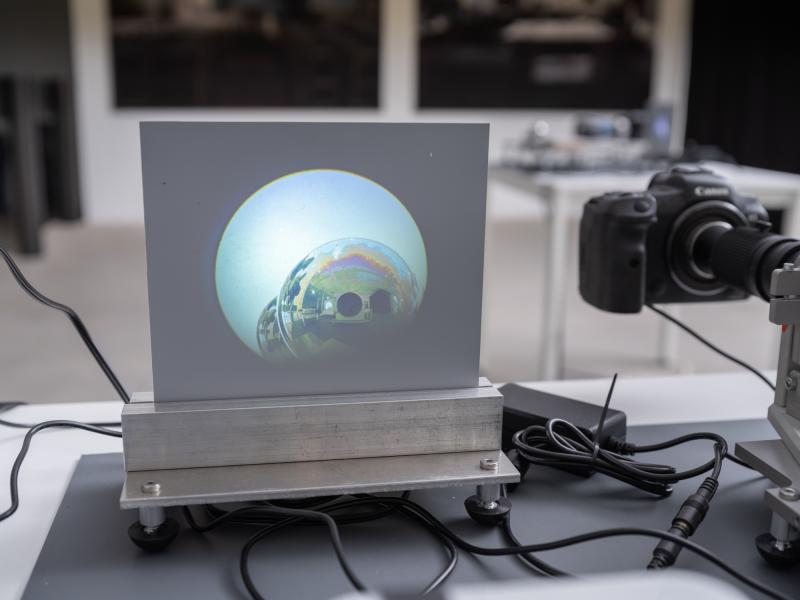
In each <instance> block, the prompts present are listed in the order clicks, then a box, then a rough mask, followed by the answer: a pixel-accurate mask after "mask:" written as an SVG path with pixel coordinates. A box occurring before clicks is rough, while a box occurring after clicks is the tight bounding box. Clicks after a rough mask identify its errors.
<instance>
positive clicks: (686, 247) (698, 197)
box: [579, 166, 769, 313]
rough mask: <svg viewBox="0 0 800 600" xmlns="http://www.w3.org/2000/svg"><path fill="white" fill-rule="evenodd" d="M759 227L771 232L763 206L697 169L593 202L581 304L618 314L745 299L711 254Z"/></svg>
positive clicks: (584, 228)
mask: <svg viewBox="0 0 800 600" xmlns="http://www.w3.org/2000/svg"><path fill="white" fill-rule="evenodd" d="M755 227H761V228H763V227H767V228H768V227H769V223H768V215H767V212H766V210H765V209H764V207H763V206H761V204H760V203H759V202H758V200H756V199H755V198H752V197H749V196H744V195H741V194H738V193H736V192H735V191H734V190H733V189H732V188H731V187H730V186H729V185H728V184H727V183H726V182H725V180H724V179H722V178H721V177H719V176H717V175H715V174H714V173H712V172H711V171H708V170H706V169H703V168H699V167H687V166H677V167H673V168H672V169H670V170H669V171H665V172H663V173H658V174H657V175H655V176H654V177H653V179H652V180H651V181H650V185H649V186H648V189H647V191H645V192H634V193H621V192H612V193H608V194H604V195H602V196H598V197H595V198H592V199H591V200H589V202H587V203H586V205H585V206H584V210H583V218H582V220H581V227H580V255H579V262H580V292H581V296H583V298H584V300H586V301H587V302H588V303H589V304H592V305H593V306H596V307H597V308H600V309H602V310H605V311H609V312H617V313H636V312H639V311H640V310H641V309H642V306H643V305H644V304H645V303H651V302H652V303H671V302H698V301H721V300H739V299H743V298H746V297H747V296H748V295H749V294H748V292H747V291H746V290H744V289H742V288H741V287H738V286H734V285H730V284H729V283H726V282H725V281H723V280H722V279H720V278H719V277H717V276H716V275H715V272H714V270H713V269H712V268H711V262H712V253H713V252H714V247H715V245H717V246H718V244H716V242H717V241H718V240H719V239H720V237H721V236H722V235H724V233H725V232H728V231H731V230H735V229H739V228H748V229H751V230H752V229H753V228H755Z"/></svg>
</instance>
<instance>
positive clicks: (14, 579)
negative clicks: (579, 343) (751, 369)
mask: <svg viewBox="0 0 800 600" xmlns="http://www.w3.org/2000/svg"><path fill="white" fill-rule="evenodd" d="M768 376H774V373H770V374H768ZM529 385H531V386H534V387H536V388H538V389H541V390H543V391H547V392H551V393H554V394H560V395H564V396H570V397H573V398H577V399H579V400H585V401H587V402H592V403H595V404H602V403H603V402H604V400H605V396H606V392H607V389H608V385H609V380H607V379H591V380H575V381H555V382H540V383H530V384H529ZM771 401H772V394H771V393H770V391H769V390H768V389H767V387H766V386H765V385H764V384H763V382H761V381H759V380H758V379H756V378H755V377H753V376H752V375H750V374H747V373H741V374H740V373H734V374H724V375H687V376H671V377H657V378H630V379H626V378H624V377H622V378H620V379H619V380H618V382H617V387H616V391H615V394H614V398H613V403H612V404H613V406H614V407H615V408H618V409H620V410H624V411H625V412H626V413H627V415H628V423H629V424H630V425H648V424H659V423H678V422H700V421H716V420H739V419H758V418H764V417H765V416H766V410H767V407H768V406H769V404H770V403H771ZM120 411H121V404H120V403H119V402H84V403H74V404H38V405H30V406H23V407H19V408H15V409H13V410H11V411H9V412H8V413H4V414H3V418H5V419H7V420H9V421H19V422H23V421H24V422H38V421H45V420H48V419H56V418H59V419H73V420H78V421H113V420H118V419H119V416H120ZM24 433H25V431H24V430H21V429H9V428H5V427H0V474H1V476H0V506H2V507H3V509H5V508H6V507H7V506H8V502H9V495H8V485H7V481H8V473H9V470H10V469H11V465H12V463H13V461H14V458H15V457H16V454H17V452H18V450H19V446H20V443H21V442H22V438H23V435H24ZM121 451H122V442H121V440H120V439H118V438H110V437H106V436H100V435H95V434H91V433H87V432H82V431H77V430H50V431H44V432H41V433H39V434H37V435H36V436H35V437H34V439H33V441H32V443H31V447H30V451H29V453H28V456H27V458H26V459H25V462H24V463H23V465H22V470H21V473H20V507H19V510H17V512H16V514H14V515H13V516H11V517H10V518H9V519H7V520H6V521H3V522H0V548H2V556H3V558H2V560H0V598H19V597H20V596H21V595H22V592H23V591H24V589H25V584H26V582H27V580H28V577H29V575H30V573H31V571H32V569H33V566H34V564H35V562H36V558H37V557H38V555H39V551H40V550H41V548H42V545H43V544H44V541H45V538H46V537H47V532H48V531H49V529H50V525H51V523H52V521H53V518H54V516H55V513H56V511H57V510H58V506H59V504H60V503H61V498H62V497H63V495H64V492H65V490H66V487H67V484H68V483H69V480H70V477H71V475H72V472H73V470H74V468H75V465H76V464H77V461H78V459H79V458H80V457H81V455H83V454H94V453H104V452H121ZM132 520H133V519H132Z"/></svg>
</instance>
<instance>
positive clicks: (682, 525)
mask: <svg viewBox="0 0 800 600" xmlns="http://www.w3.org/2000/svg"><path fill="white" fill-rule="evenodd" d="M717 487H719V482H718V481H717V480H716V479H713V478H711V477H706V479H705V480H704V481H703V483H702V484H701V485H700V487H699V488H698V489H697V491H696V492H695V493H694V494H692V495H691V496H689V497H688V498H687V499H686V501H685V502H684V503H683V504H682V505H681V508H680V510H678V513H677V514H676V515H675V518H674V519H672V527H670V529H669V533H671V534H673V535H678V536H680V537H682V538H684V539H689V538H690V537H691V536H692V535H694V532H695V531H697V528H698V527H699V526H700V523H702V522H703V519H704V518H705V516H706V513H707V512H708V507H709V505H710V504H711V500H712V498H714V494H715V493H716V491H717ZM681 549H682V547H681V546H679V545H678V544H676V543H675V542H671V541H669V540H662V541H661V542H660V543H659V544H658V546H656V549H655V550H653V558H652V559H651V560H650V564H648V565H647V568H648V569H666V568H668V567H671V566H672V565H673V564H675V561H676V560H677V558H678V554H680V552H681Z"/></svg>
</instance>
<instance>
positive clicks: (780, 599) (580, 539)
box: [353, 498, 790, 600]
mask: <svg viewBox="0 0 800 600" xmlns="http://www.w3.org/2000/svg"><path fill="white" fill-rule="evenodd" d="M376 501H381V502H384V503H386V504H400V505H402V506H404V507H405V508H406V509H407V510H408V512H410V513H413V514H416V515H417V517H418V518H419V519H422V520H425V521H427V522H428V523H429V524H430V525H431V526H433V527H434V528H435V529H436V530H437V531H439V532H440V533H441V534H442V535H443V536H445V537H447V538H449V539H450V540H451V541H452V542H453V543H454V544H455V545H456V547H458V548H460V549H462V550H465V551H467V552H470V553H472V554H477V555H483V556H508V555H518V554H528V553H532V552H546V551H549V550H558V549H561V548H566V547H568V546H574V545H576V544H582V543H585V542H590V541H595V540H601V539H607V538H613V537H627V536H639V537H649V538H656V539H661V540H669V541H671V542H673V543H675V544H677V545H678V546H681V547H682V548H683V549H685V550H689V551H691V552H692V553H694V554H696V555H698V556H700V557H701V558H703V559H705V560H707V561H708V562H710V563H711V564H713V565H715V566H716V567H718V568H719V569H721V570H723V571H724V572H726V573H727V574H728V575H730V576H731V577H733V578H734V579H736V580H737V581H739V582H740V583H743V584H744V585H746V586H748V587H750V588H752V589H754V590H757V591H759V592H761V593H762V594H764V595H766V596H768V597H770V598H774V599H775V600H790V597H789V596H786V595H784V594H783V593H781V592H779V591H778V590H775V589H773V588H771V587H769V586H768V585H766V584H764V583H761V582H760V581H758V580H756V579H753V578H752V577H749V576H747V575H744V574H743V573H741V572H740V571H739V570H737V569H736V568H735V567H733V566H731V565H729V564H728V563H727V562H726V561H724V560H723V559H721V558H720V557H719V556H717V555H716V554H714V553H713V552H711V551H710V550H708V549H707V548H705V547H703V546H700V545H699V544H696V543H694V542H692V541H689V540H687V539H684V538H682V537H680V536H677V535H673V534H671V533H668V532H665V531H659V530H657V529H646V528H641V527H614V528H609V529H601V530H597V531H590V532H587V533H582V534H578V535H573V536H570V537H567V538H562V539H558V540H553V541H550V542H542V543H538V544H525V545H519V546H516V545H515V546H513V547H500V548H487V547H484V546H477V545H475V544H472V543H470V542H468V541H466V540H464V539H463V538H461V537H459V536H458V535H457V534H456V533H454V532H453V531H452V530H451V529H450V528H448V527H447V526H446V525H444V523H442V522H441V521H439V520H438V519H437V518H436V517H434V516H433V515H432V514H431V513H430V512H428V511H427V510H426V509H425V508H423V507H422V506H420V505H419V504H417V503H415V502H413V501H411V500H407V499H402V498H380V499H377V500H372V499H366V498H365V499H359V500H355V501H353V503H356V502H363V503H365V504H367V503H369V502H376Z"/></svg>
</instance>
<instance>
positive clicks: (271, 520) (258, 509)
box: [183, 492, 458, 599]
mask: <svg viewBox="0 0 800 600" xmlns="http://www.w3.org/2000/svg"><path fill="white" fill-rule="evenodd" d="M408 495H409V493H408V492H404V493H403V495H402V496H401V497H400V498H401V499H407V498H408ZM363 499H368V500H369V501H370V503H374V504H377V505H378V506H379V507H380V508H379V510H374V511H370V512H368V513H364V512H363V511H361V513H360V514H346V515H339V516H336V515H331V517H332V518H333V519H334V521H335V523H336V524H337V526H339V525H343V524H352V523H364V522H367V521H372V520H375V519H377V518H382V517H385V516H387V515H388V514H391V513H393V512H397V511H398V510H400V512H401V513H405V509H404V508H403V507H400V506H388V507H387V506H386V505H385V504H381V503H380V498H379V497H375V496H364V495H359V496H358V497H357V499H356V500H349V501H342V500H341V499H340V498H335V499H333V500H327V501H323V502H322V503H320V502H319V500H318V499H317V501H316V503H315V502H314V501H313V500H312V501H310V502H309V504H310V505H311V506H314V510H316V511H318V512H326V513H335V512H341V511H345V510H350V509H351V508H352V507H353V503H354V502H355V501H358V503H359V505H360V504H361V502H360V500H363ZM206 507H207V509H210V510H209V513H210V514H211V515H213V518H212V520H211V521H209V522H207V523H206V524H204V525H201V524H199V523H198V522H197V521H196V519H195V518H194V516H193V515H192V513H191V511H190V510H189V509H188V508H187V507H184V508H183V515H184V518H185V519H186V521H187V523H188V524H189V526H190V527H191V528H192V529H194V530H195V531H198V532H206V531H210V530H212V529H216V528H217V527H219V526H220V525H222V524H224V523H226V522H230V523H234V524H247V525H260V526H262V527H264V526H265V525H266V527H265V528H264V529H262V530H261V531H259V532H258V533H257V534H256V535H255V536H253V537H252V538H250V540H248V543H250V542H252V545H251V546H250V547H249V550H248V551H247V552H245V553H243V554H242V555H241V556H240V572H241V574H242V580H243V582H244V584H245V587H246V588H247V590H248V592H249V593H250V595H251V596H252V597H253V598H256V599H258V598H262V595H261V594H260V592H259V591H258V590H257V589H256V587H255V584H254V583H253V581H252V577H251V575H250V568H249V556H250V551H252V548H253V546H255V544H257V543H258V542H259V541H261V540H262V539H264V538H265V537H267V536H268V535H269V534H271V533H274V532H275V531H278V530H279V529H283V528H284V527H286V526H289V525H301V524H305V523H309V521H307V520H305V519H302V518H300V517H294V518H288V519H280V520H276V519H275V512H274V511H271V509H272V508H276V507H273V506H271V505H269V504H267V505H263V504H262V505H256V506H252V505H250V506H243V507H239V508H236V509H233V510H231V511H223V510H221V509H218V508H216V507H214V506H211V505H206ZM311 522H312V523H313V521H311ZM422 525H424V526H425V527H426V529H428V530H429V531H431V533H433V534H434V535H435V536H436V538H437V539H438V540H439V541H440V542H441V543H442V544H443V545H444V547H445V550H446V551H447V554H448V563H447V565H446V566H445V568H444V569H442V571H441V572H440V573H439V574H438V575H437V576H436V577H435V578H434V579H433V580H432V581H431V582H430V583H429V584H428V585H427V586H426V588H425V589H424V590H423V592H422V594H423V595H425V594H428V593H430V592H432V591H433V590H435V589H436V588H438V587H439V586H441V585H442V584H443V583H444V582H445V580H446V579H447V578H448V577H449V576H450V575H451V574H452V572H453V571H454V570H455V567H456V565H457V563H458V550H457V549H456V547H455V545H454V544H453V543H452V542H451V541H450V540H448V539H446V538H443V537H442V536H441V535H439V534H438V532H437V531H436V530H435V529H433V528H432V527H431V526H430V525H429V524H428V523H426V522H423V523H422Z"/></svg>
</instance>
